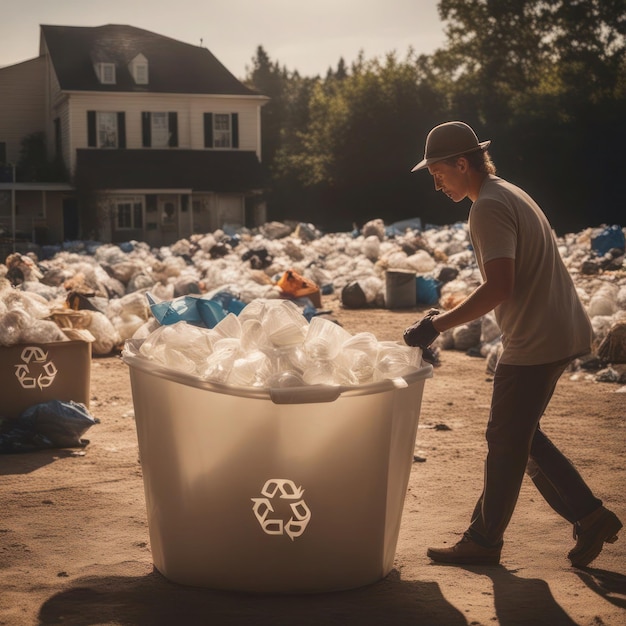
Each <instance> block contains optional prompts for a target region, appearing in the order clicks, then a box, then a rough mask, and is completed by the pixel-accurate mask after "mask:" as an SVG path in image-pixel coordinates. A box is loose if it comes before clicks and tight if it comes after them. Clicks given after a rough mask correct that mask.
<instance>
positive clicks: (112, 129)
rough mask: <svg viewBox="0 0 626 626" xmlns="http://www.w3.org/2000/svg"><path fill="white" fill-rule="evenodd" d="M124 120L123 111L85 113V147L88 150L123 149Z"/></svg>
mask: <svg viewBox="0 0 626 626" xmlns="http://www.w3.org/2000/svg"><path fill="white" fill-rule="evenodd" d="M125 120H126V116H125V114H124V112H123V111H118V112H114V111H87V145H88V146H89V147H90V148H125V147H126V121H125Z"/></svg>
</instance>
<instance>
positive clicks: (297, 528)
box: [251, 478, 311, 541]
mask: <svg viewBox="0 0 626 626" xmlns="http://www.w3.org/2000/svg"><path fill="white" fill-rule="evenodd" d="M303 493H304V489H302V487H296V485H295V483H294V482H293V481H292V480H289V479H287V478H270V479H269V480H268V481H266V482H265V485H263V489H261V496H262V497H260V498H251V500H252V502H254V504H253V505H252V510H253V511H254V515H255V516H256V518H257V520H258V522H259V524H260V525H261V528H262V529H263V531H264V532H265V533H266V534H268V535H287V536H288V537H289V538H290V539H291V541H293V540H294V539H295V538H296V537H300V535H302V533H303V532H304V531H305V530H306V527H307V525H308V523H309V521H310V519H311V511H310V510H309V507H308V506H307V504H306V502H305V501H304V499H303V498H302V494H303ZM291 500H293V502H291ZM281 501H285V502H287V503H288V504H289V507H288V509H287V508H285V510H286V511H287V512H286V513H285V514H284V515H283V516H282V517H280V516H277V517H274V515H276V513H277V511H276V510H275V507H274V505H278V504H279V503H280V502H281ZM272 503H274V505H273V504H272ZM276 508H278V506H276ZM288 515H289V519H288V520H286V521H285V520H284V519H283V517H287V516H288Z"/></svg>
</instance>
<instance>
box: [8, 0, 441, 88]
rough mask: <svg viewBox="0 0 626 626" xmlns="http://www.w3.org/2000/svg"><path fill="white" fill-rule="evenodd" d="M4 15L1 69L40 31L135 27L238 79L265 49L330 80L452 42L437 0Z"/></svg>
mask: <svg viewBox="0 0 626 626" xmlns="http://www.w3.org/2000/svg"><path fill="white" fill-rule="evenodd" d="M10 4H11V6H10V8H9V7H5V9H4V11H3V12H2V17H1V18H0V67H2V66H4V65H12V64H13V63H19V62H20V61H25V60H27V59H32V58H33V57H36V56H37V55H38V54H39V26H40V24H52V25H59V26H102V25H104V24H128V25H130V26H136V27H138V28H144V29H146V30H150V31H152V32H155V33H158V34H160V35H165V36H167V37H171V38H173V39H177V40H179V41H183V42H185V43H189V44H193V45H200V41H201V40H202V45H203V46H205V47H206V48H208V49H209V50H210V51H211V52H212V53H213V54H214V55H215V56H216V57H217V58H218V59H219V60H220V61H221V62H222V63H223V64H224V65H225V66H226V67H227V68H228V69H229V70H230V71H231V72H232V73H233V74H235V76H237V77H238V78H243V77H244V76H245V74H246V67H247V66H250V65H251V61H252V59H253V57H254V56H255V54H256V49H257V46H259V45H262V46H263V47H264V48H265V51H266V52H267V53H268V55H269V56H270V59H271V60H272V61H278V62H279V63H280V65H281V66H286V67H287V69H288V70H298V72H300V74H301V75H303V76H313V75H315V74H320V75H322V76H323V75H325V74H326V70H327V69H328V68H329V67H332V68H336V66H337V63H338V61H339V59H340V58H341V57H343V59H344V61H346V63H347V64H348V65H349V64H350V63H351V62H352V61H354V60H355V59H356V58H357V56H358V54H359V51H360V50H362V51H363V52H364V55H365V58H366V59H372V58H375V57H378V58H381V57H383V56H384V55H385V54H387V53H389V52H393V51H395V52H396V53H397V55H398V58H399V59H400V60H402V59H404V57H405V55H406V53H407V51H408V49H409V47H410V46H412V47H413V49H414V50H415V51H416V52H417V53H426V54H428V53H431V52H433V51H434V50H435V49H436V48H438V47H441V46H442V45H443V44H444V41H445V39H444V34H443V24H442V22H441V21H440V19H439V15H438V13H437V4H438V3H437V0H308V1H302V0H221V1H217V0H168V1H167V2H165V1H164V0H16V1H15V2H13V3H10Z"/></svg>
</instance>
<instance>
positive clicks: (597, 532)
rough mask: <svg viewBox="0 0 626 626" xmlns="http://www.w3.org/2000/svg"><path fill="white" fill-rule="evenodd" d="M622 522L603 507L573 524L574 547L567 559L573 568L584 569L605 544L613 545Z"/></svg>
mask: <svg viewBox="0 0 626 626" xmlns="http://www.w3.org/2000/svg"><path fill="white" fill-rule="evenodd" d="M621 527H622V522H621V521H620V520H619V518H618V517H617V515H615V513H613V512H612V511H609V510H608V509H605V508H604V507H603V506H601V507H599V508H597V509H596V510H595V511H594V512H593V513H589V515H586V516H585V517H583V518H582V519H581V520H580V521H578V522H576V523H575V524H574V539H576V545H575V546H574V547H573V548H572V549H571V550H570V552H569V554H568V555H567V558H568V559H569V560H570V561H571V562H572V565H573V566H574V567H586V566H587V565H589V563H591V561H593V560H594V559H595V558H596V557H597V556H598V554H600V552H601V551H602V548H603V547H604V544H605V543H615V542H616V541H617V533H618V532H619V531H620V529H621Z"/></svg>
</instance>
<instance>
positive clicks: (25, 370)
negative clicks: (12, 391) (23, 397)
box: [15, 346, 57, 389]
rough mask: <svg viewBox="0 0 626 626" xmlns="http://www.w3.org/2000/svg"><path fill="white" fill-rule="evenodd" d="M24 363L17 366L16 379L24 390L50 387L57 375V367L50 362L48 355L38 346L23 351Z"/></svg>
mask: <svg viewBox="0 0 626 626" xmlns="http://www.w3.org/2000/svg"><path fill="white" fill-rule="evenodd" d="M21 359H22V362H21V363H18V364H17V365H16V366H15V378H17V380H18V382H19V383H20V385H21V386H22V387H23V388H24V389H37V388H39V389H45V388H46V387H50V385H51V384H52V383H53V382H54V378H55V376H56V375H57V368H56V365H55V364H54V363H53V362H52V361H48V353H47V352H46V351H44V350H43V349H42V348H39V347H38V346H27V347H26V348H24V349H23V350H22V354H21Z"/></svg>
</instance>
